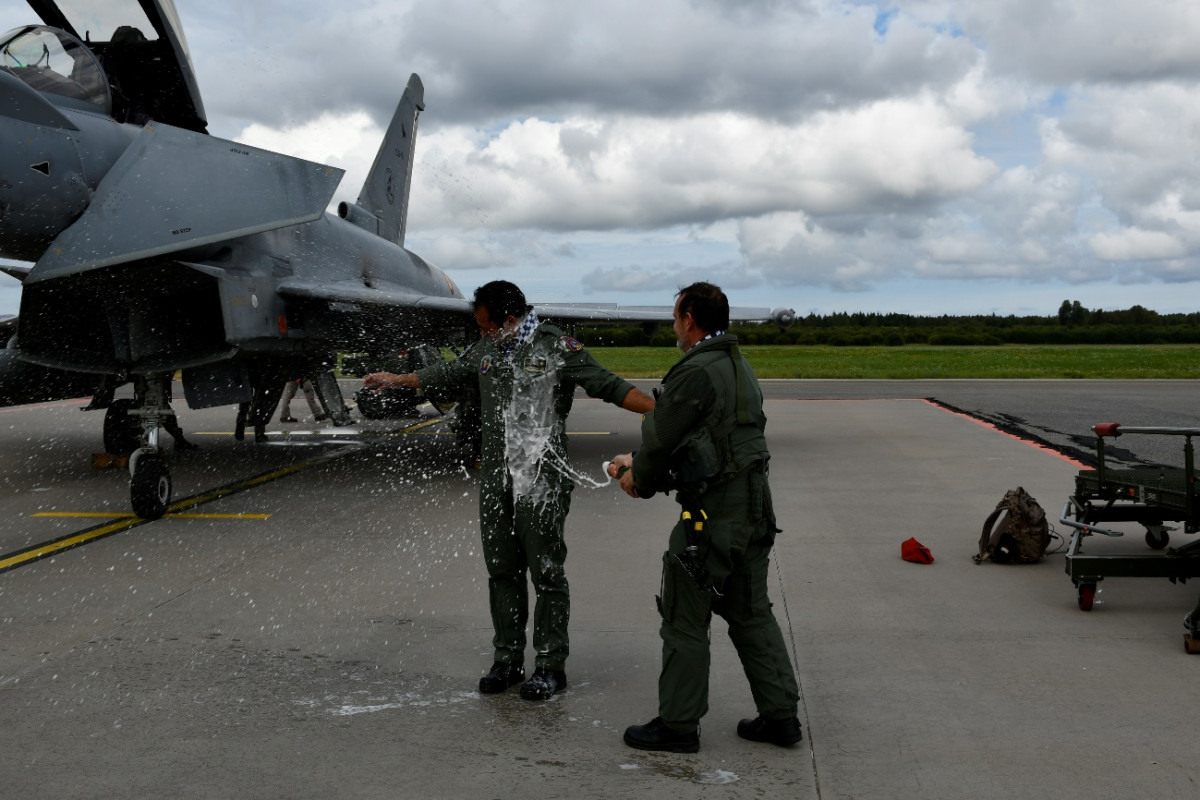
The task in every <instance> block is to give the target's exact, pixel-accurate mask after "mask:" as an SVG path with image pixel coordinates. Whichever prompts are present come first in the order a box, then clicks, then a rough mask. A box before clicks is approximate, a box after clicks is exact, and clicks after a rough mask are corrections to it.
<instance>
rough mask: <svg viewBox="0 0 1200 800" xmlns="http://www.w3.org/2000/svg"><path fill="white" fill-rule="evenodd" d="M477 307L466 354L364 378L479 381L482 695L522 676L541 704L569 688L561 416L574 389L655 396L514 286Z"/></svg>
mask: <svg viewBox="0 0 1200 800" xmlns="http://www.w3.org/2000/svg"><path fill="white" fill-rule="evenodd" d="M473 307H474V311H475V320H476V322H477V323H478V324H479V329H480V332H481V333H482V334H483V338H482V339H481V341H480V342H479V343H478V344H477V345H475V346H474V347H472V348H471V350H470V352H469V354H464V356H463V357H462V358H459V359H457V360H455V361H446V362H442V363H439V364H435V365H433V366H430V367H426V368H425V369H422V370H419V371H417V372H410V373H407V374H404V375H395V374H392V373H387V372H377V373H373V374H371V375H368V376H366V379H365V385H366V386H367V387H368V388H384V389H390V388H398V387H401V386H406V387H409V388H413V389H416V388H420V387H428V388H447V389H449V388H461V387H467V386H470V385H472V384H477V385H478V387H479V393H480V396H481V401H482V403H481V404H482V418H483V419H482V422H483V466H482V471H481V473H480V480H481V485H480V491H479V525H480V530H481V534H482V540H483V555H484V560H485V562H486V564H487V571H488V596H489V602H490V605H491V614H492V627H493V631H494V635H493V638H492V643H493V646H494V649H495V658H494V663H493V664H492V667H491V670H490V671H489V672H488V673H487V675H485V676H484V677H483V678H481V679H480V681H479V691H480V692H482V693H484V694H495V693H498V692H503V691H504V690H506V689H508V688H509V687H511V686H514V685H516V684H518V683H521V682H522V681H524V685H523V686H522V687H521V697H523V698H525V699H527V700H545V699H547V698H549V697H551V696H553V695H554V694H556V693H557V692H560V691H562V690H563V689H565V688H566V686H567V676H566V671H565V664H566V660H567V654H568V642H567V622H568V619H569V617H570V594H569V591H568V587H567V576H566V573H565V571H564V569H563V564H564V562H565V561H566V557H567V547H566V543H565V542H564V540H563V528H564V525H565V523H566V518H567V511H568V510H569V508H570V503H571V489H572V488H573V486H574V484H573V483H572V481H571V479H570V478H569V477H568V476H567V475H566V474H565V472H566V470H565V469H559V468H557V467H556V465H563V466H565V465H566V463H567V462H566V459H567V432H566V420H567V414H568V413H570V411H571V403H572V400H573V397H574V393H575V387H576V386H581V387H583V390H584V391H585V392H587V394H588V396H589V397H595V398H599V399H601V400H604V401H606V402H609V403H612V404H613V405H618V406H621V407H622V408H625V409H628V410H629V411H633V412H635V413H639V414H644V413H646V412H648V411H649V410H650V409H651V408H653V407H654V400H653V399H652V398H651V397H650V396H649V395H647V394H645V393H644V392H642V391H641V390H639V389H637V388H635V387H634V386H633V385H632V384H631V383H629V382H628V381H626V380H624V379H622V378H619V377H617V376H616V375H613V374H612V373H611V372H609V371H608V370H607V369H605V368H604V367H603V366H601V365H600V364H599V363H598V362H597V361H596V360H595V358H593V357H592V355H591V354H590V353H588V352H587V350H585V349H584V347H583V345H582V344H580V343H579V342H578V341H576V340H575V339H573V338H571V337H570V336H566V335H565V334H564V333H563V332H562V331H561V330H559V329H558V328H555V327H554V326H552V325H548V324H546V323H543V322H541V321H540V320H538V318H537V315H536V314H535V313H534V312H533V310H532V308H530V307H529V305H528V304H527V303H526V302H525V295H524V294H523V293H522V292H521V290H520V289H519V288H517V287H516V286H515V285H513V284H512V283H509V282H508V281H493V282H491V283H487V284H485V285H483V286H480V287H479V288H478V289H476V290H475V298H474V304H473ZM527 574H528V576H529V577H528V580H532V582H533V588H534V591H535V592H536V595H537V602H536V605H535V607H534V614H533V647H534V651H535V652H536V656H535V659H534V667H535V669H534V673H533V675H532V676H531V677H530V678H529V680H528V681H525V667H524V661H525V629H526V626H527V622H528V619H527V618H528V616H529V611H528V609H529V600H528V598H529V587H528V582H527V578H526V575H527Z"/></svg>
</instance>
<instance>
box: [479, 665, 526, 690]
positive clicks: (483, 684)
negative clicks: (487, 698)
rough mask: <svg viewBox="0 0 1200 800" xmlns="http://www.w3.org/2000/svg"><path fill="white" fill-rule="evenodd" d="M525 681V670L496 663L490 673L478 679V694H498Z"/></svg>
mask: <svg viewBox="0 0 1200 800" xmlns="http://www.w3.org/2000/svg"><path fill="white" fill-rule="evenodd" d="M523 680H525V668H524V667H523V666H521V665H520V664H505V663H504V662H502V661H497V662H496V663H495V664H492V669H491V671H489V672H488V674H487V675H484V676H483V677H482V678H480V679H479V693H480V694H499V693H500V692H503V691H504V690H505V689H507V688H508V687H510V686H515V685H517V684H518V683H520V682H521V681H523Z"/></svg>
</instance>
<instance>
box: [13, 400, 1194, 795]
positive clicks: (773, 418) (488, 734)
mask: <svg viewBox="0 0 1200 800" xmlns="http://www.w3.org/2000/svg"><path fill="white" fill-rule="evenodd" d="M767 413H768V416H769V418H770V423H769V427H768V437H769V442H770V445H771V449H772V453H773V460H772V485H773V489H774V494H775V499H776V506H777V511H778V512H779V517H780V524H781V527H783V528H784V529H785V530H784V532H783V533H782V534H781V535H780V538H779V544H778V548H777V553H778V567H777V568H776V567H775V566H773V567H772V573H771V580H772V585H771V594H772V596H773V598H774V599H775V609H776V613H777V615H778V617H779V620H780V624H781V625H782V626H783V628H784V633H785V636H786V637H788V639H789V643H792V642H794V650H793V653H794V656H795V658H796V660H797V664H798V674H799V677H800V681H801V686H802V692H803V704H802V708H801V717H802V722H803V723H804V729H805V740H804V742H803V743H802V744H801V745H800V746H798V747H796V748H792V749H787V750H785V749H781V748H777V747H774V746H767V745H757V744H752V743H749V742H745V741H742V740H741V739H739V738H738V737H737V735H736V733H735V726H736V723H737V720H738V719H739V718H741V717H747V716H753V715H754V713H755V712H754V709H753V705H752V702H751V699H750V693H749V691H748V689H747V687H746V685H745V679H744V677H743V676H742V674H741V669H740V666H739V664H738V662H737V658H736V655H735V654H734V652H733V648H732V646H731V645H730V644H729V642H728V638H727V636H726V635H725V631H724V626H723V624H722V623H721V622H720V621H719V620H718V621H716V623H715V624H714V636H713V666H712V671H711V684H712V692H711V698H710V706H711V710H710V713H709V715H708V716H707V717H706V718H705V719H704V721H703V723H702V736H701V751H700V753H698V754H696V755H668V754H657V753H642V752H639V751H634V750H631V749H629V748H627V747H626V746H625V745H624V744H623V743H622V742H621V732H622V731H623V730H624V728H625V727H626V726H627V725H630V724H634V723H642V722H646V721H648V720H649V719H650V718H651V717H653V716H655V715H656V713H657V712H656V684H657V676H658V665H659V640H658V634H657V628H658V619H657V615H656V613H655V611H654V603H653V595H654V594H655V592H656V591H657V590H658V578H659V568H660V563H661V562H660V554H661V552H662V549H663V547H664V546H665V542H666V534H667V531H668V530H669V528H670V526H671V524H672V523H673V521H674V519H675V515H676V513H677V506H676V505H675V504H674V503H673V502H671V501H669V500H666V499H664V498H656V499H653V500H649V501H634V500H631V499H628V498H626V497H625V496H624V495H623V494H621V493H620V492H619V491H618V490H617V489H616V488H615V487H612V486H610V487H607V488H605V489H597V490H587V489H583V488H580V489H577V490H576V492H575V495H574V500H573V507H572V513H571V517H570V522H569V524H568V542H569V546H570V557H569V558H568V561H567V569H568V575H569V576H570V578H571V589H572V597H573V609H572V623H571V632H572V656H571V659H570V661H569V662H568V664H567V674H568V679H569V681H570V688H569V689H568V691H567V692H565V693H563V694H561V695H559V696H557V697H555V698H554V699H553V700H552V701H550V702H546V703H530V702H526V701H524V700H521V699H520V698H519V697H518V696H517V693H516V690H515V689H514V690H512V691H510V692H508V693H506V694H504V695H500V696H495V697H481V696H479V695H478V694H477V693H476V692H475V686H476V683H477V681H478V678H479V676H480V675H481V674H482V672H483V671H485V670H486V668H487V667H488V665H489V664H490V658H491V646H490V637H491V629H490V622H489V619H488V615H487V603H486V577H485V575H484V571H483V565H482V563H481V560H480V556H479V548H478V532H477V531H478V529H477V508H476V502H477V500H476V497H477V494H476V488H475V481H474V479H473V478H470V477H468V476H467V475H466V474H464V473H463V472H462V471H461V470H459V469H458V468H457V467H447V466H444V462H445V459H444V456H443V454H442V451H443V450H444V444H445V438H444V437H437V436H433V435H425V436H420V437H418V436H412V437H407V438H405V439H404V440H403V441H402V442H396V443H389V444H384V445H381V446H373V447H371V448H369V449H367V450H364V451H362V452H361V453H356V454H352V455H350V456H347V457H344V458H341V459H338V460H336V461H333V462H329V463H328V464H325V465H323V466H321V467H319V468H317V469H315V470H312V471H308V472H305V473H301V474H298V475H297V476H296V477H294V478H291V479H288V480H285V481H278V482H275V483H271V484H266V485H264V486H262V487H260V488H259V489H256V490H255V491H254V492H253V493H246V494H242V495H238V496H236V497H231V498H228V499H225V500H221V501H218V502H216V503H213V504H212V505H211V506H210V507H209V510H210V511H213V512H220V511H228V512H233V511H239V510H241V511H247V512H258V511H265V512H268V513H270V514H271V517H270V518H269V519H268V520H265V521H263V522H262V523H261V524H259V525H254V526H247V525H242V526H240V527H239V526H231V525H224V524H221V523H214V522H212V521H208V520H200V519H166V520H162V521H159V522H156V523H153V524H151V525H146V526H142V527H140V528H137V529H135V530H133V531H130V532H129V533H127V534H122V535H119V536H114V537H112V538H109V539H104V540H101V541H98V542H95V543H94V544H91V545H88V546H87V547H84V548H80V549H79V550H76V551H71V552H69V553H64V554H62V555H60V556H57V557H56V558H54V559H52V560H46V561H43V562H38V563H36V564H32V565H29V566H26V567H22V568H21V569H18V570H15V571H13V572H10V573H7V574H5V575H2V576H0V602H3V606H4V609H5V611H4V614H3V617H4V625H3V633H4V643H3V645H2V649H0V718H2V719H3V720H4V727H3V730H4V733H3V734H2V736H3V740H4V742H3V747H4V751H5V757H4V759H2V760H0V780H2V781H3V783H4V785H5V786H6V794H7V793H8V792H9V791H11V792H12V796H14V797H15V796H22V797H57V798H70V797H101V796H108V797H111V796H163V795H166V794H170V795H172V796H175V797H179V798H191V797H214V798H215V797H232V796H237V797H242V798H258V797H262V798H268V797H270V798H275V797H284V796H286V797H361V798H375V797H379V798H385V797H386V798H393V797H405V796H414V797H416V796H420V797H462V796H475V797H518V796H520V797H572V798H589V797H596V798H600V797H605V798H608V797H620V796H635V795H636V796H647V797H706V796H714V797H717V796H720V797H727V796H746V797H751V796H772V797H803V798H808V797H824V798H832V797H866V798H874V797H881V798H923V799H925V798H955V800H958V799H960V798H964V797H972V798H985V797H987V798H990V797H1013V798H1018V797H1019V798H1028V797H1032V796H1054V797H1080V798H1083V797H1088V798H1093V797H1134V796H1144V797H1156V798H1160V797H1174V796H1180V797H1182V796H1184V793H1185V792H1186V793H1187V796H1189V797H1190V796H1191V795H1192V793H1193V791H1194V785H1193V783H1192V778H1193V776H1194V773H1195V771H1194V769H1193V766H1192V764H1193V762H1194V746H1193V744H1192V737H1191V736H1190V733H1191V730H1190V727H1189V726H1187V725H1185V720H1186V718H1187V717H1188V716H1189V715H1190V711H1191V707H1192V703H1191V702H1186V701H1181V695H1180V694H1179V693H1180V692H1182V693H1183V695H1182V697H1186V698H1189V699H1190V698H1191V696H1192V695H1191V691H1190V690H1189V689H1188V687H1189V686H1190V685H1192V684H1191V683H1190V678H1191V677H1192V675H1193V674H1194V671H1195V670H1196V669H1198V668H1200V661H1198V660H1196V659H1195V658H1192V657H1188V656H1186V655H1184V653H1183V648H1182V645H1181V634H1182V627H1181V626H1180V619H1181V618H1182V616H1183V614H1184V613H1185V612H1186V611H1187V610H1188V609H1190V608H1191V606H1192V605H1193V604H1194V602H1195V596H1194V593H1195V588H1194V587H1184V588H1182V589H1181V588H1180V587H1176V586H1172V585H1171V584H1169V583H1168V582H1167V581H1157V580H1145V579H1143V580H1135V579H1128V580H1118V579H1112V580H1110V581H1107V582H1106V583H1105V584H1102V588H1103V589H1104V592H1103V593H1102V594H1101V595H1100V597H1099V598H1098V602H1097V605H1096V609H1095V610H1094V611H1092V612H1090V613H1084V612H1081V611H1079V610H1078V608H1077V606H1076V601H1075V592H1074V589H1073V587H1072V586H1071V584H1070V580H1069V579H1068V578H1067V576H1066V575H1065V573H1064V572H1063V559H1062V555H1061V553H1059V554H1058V555H1052V556H1050V557H1048V558H1047V559H1046V560H1045V561H1044V562H1043V563H1040V564H1037V565H1033V566H1022V567H1015V566H1014V567H1005V566H999V565H993V564H984V565H982V566H976V565H975V564H974V563H972V561H971V558H970V557H971V555H972V554H973V553H974V552H975V547H976V542H977V539H978V534H979V528H980V526H981V524H982V522H983V519H984V518H985V517H986V516H987V514H988V512H989V511H990V510H991V509H992V508H993V507H994V506H995V504H996V502H997V501H998V500H999V499H1000V497H1001V496H1002V495H1003V494H1004V491H1005V490H1006V489H1009V488H1013V487H1015V486H1017V485H1022V486H1024V487H1025V488H1026V489H1027V490H1028V491H1029V492H1030V493H1032V494H1033V495H1034V497H1036V498H1037V499H1038V500H1039V501H1040V502H1041V503H1042V505H1043V506H1044V507H1045V508H1046V510H1047V512H1048V513H1049V514H1050V515H1051V516H1052V517H1057V513H1058V510H1059V509H1060V508H1061V505H1062V501H1063V500H1064V499H1065V497H1066V496H1067V494H1068V493H1069V492H1070V491H1071V487H1072V477H1073V475H1074V472H1075V469H1076V468H1075V467H1074V466H1072V465H1070V464H1067V463H1064V462H1063V461H1061V460H1059V459H1058V458H1056V457H1055V456H1053V455H1050V454H1047V453H1045V452H1042V451H1039V450H1036V449H1034V448H1032V447H1030V446H1029V445H1027V444H1025V443H1023V442H1020V441H1017V440H1014V439H1011V438H1009V437H1006V436H1003V435H1001V434H998V433H996V432H994V431H992V430H990V429H988V428H985V427H982V426H980V425H978V424H977V423H975V422H973V421H970V420H967V419H964V418H961V417H957V416H954V415H952V414H949V413H947V412H945V411H942V410H940V409H938V408H935V407H933V406H931V405H928V404H926V403H924V402H921V401H909V400H902V401H859V402H804V401H771V402H769V403H768V405H767ZM571 423H572V424H571V428H572V430H574V431H577V432H578V433H579V434H580V435H576V436H573V437H572V443H571V445H572V462H573V464H575V465H576V466H577V467H578V468H580V469H583V470H589V471H591V472H592V473H593V474H598V471H599V464H600V462H601V461H602V460H603V459H604V458H606V457H609V456H611V455H613V454H614V453H617V452H625V451H627V450H629V449H630V448H632V447H634V446H636V442H637V419H636V417H633V416H632V415H629V414H627V413H626V412H622V411H619V410H617V409H614V408H612V407H610V406H607V405H604V404H601V403H598V402H594V401H579V402H577V403H576V410H575V412H574V413H573V415H572V418H571ZM588 434H597V435H588ZM1060 527H1061V526H1060ZM910 536H915V537H916V538H917V539H918V540H920V541H921V542H922V543H923V544H925V545H926V546H928V547H929V548H930V549H931V550H932V551H933V554H934V556H935V558H936V559H937V560H936V561H935V563H934V564H932V565H929V566H921V565H916V564H910V563H907V562H904V561H902V560H901V559H900V543H901V542H902V541H903V540H904V539H907V538H908V537H910ZM1106 546H1109V545H1107V543H1106ZM1111 546H1113V547H1119V548H1125V549H1126V550H1129V551H1130V552H1144V551H1145V548H1144V546H1143V545H1142V543H1141V536H1140V534H1135V535H1132V536H1131V537H1130V538H1129V539H1128V540H1122V541H1120V542H1118V543H1117V544H1116V545H1111ZM1106 584H1111V586H1110V585H1106ZM527 659H528V661H529V662H530V663H532V660H533V653H532V650H530V651H528V654H527Z"/></svg>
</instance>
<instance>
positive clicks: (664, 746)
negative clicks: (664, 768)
mask: <svg viewBox="0 0 1200 800" xmlns="http://www.w3.org/2000/svg"><path fill="white" fill-rule="evenodd" d="M625 744H627V745H629V746H630V747H636V748H637V749H638V750H663V751H665V752H667V753H696V752H699V750H700V731H698V730H695V731H692V732H691V733H679V732H677V731H673V730H671V729H670V728H668V727H667V725H666V723H665V722H663V720H662V717H655V718H654V719H652V720H650V721H649V722H647V723H646V724H645V725H630V726H629V727H628V728H626V729H625Z"/></svg>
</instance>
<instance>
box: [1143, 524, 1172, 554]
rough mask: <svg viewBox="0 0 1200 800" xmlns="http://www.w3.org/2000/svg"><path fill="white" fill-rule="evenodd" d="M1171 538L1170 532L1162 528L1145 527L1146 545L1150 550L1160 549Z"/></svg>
mask: <svg viewBox="0 0 1200 800" xmlns="http://www.w3.org/2000/svg"><path fill="white" fill-rule="evenodd" d="M1170 540H1171V534H1169V533H1167V532H1166V531H1165V530H1162V529H1154V528H1147V529H1146V546H1147V547H1149V548H1150V549H1151V550H1162V549H1164V548H1165V547H1166V546H1167V542H1169V541H1170Z"/></svg>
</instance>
